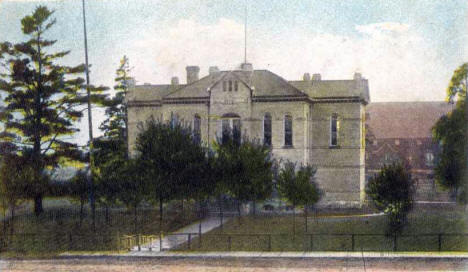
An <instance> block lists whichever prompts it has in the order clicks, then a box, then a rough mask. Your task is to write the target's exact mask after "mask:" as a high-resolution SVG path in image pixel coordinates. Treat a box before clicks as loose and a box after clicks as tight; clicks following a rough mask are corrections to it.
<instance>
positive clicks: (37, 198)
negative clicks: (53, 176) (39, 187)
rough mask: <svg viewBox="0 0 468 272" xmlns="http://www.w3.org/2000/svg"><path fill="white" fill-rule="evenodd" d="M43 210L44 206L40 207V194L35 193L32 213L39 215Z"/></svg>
mask: <svg viewBox="0 0 468 272" xmlns="http://www.w3.org/2000/svg"><path fill="white" fill-rule="evenodd" d="M36 182H38V181H36ZM43 212H44V208H43V207H42V194H37V195H36V196H34V214H35V215H36V216H39V215H40V214H41V213H43Z"/></svg>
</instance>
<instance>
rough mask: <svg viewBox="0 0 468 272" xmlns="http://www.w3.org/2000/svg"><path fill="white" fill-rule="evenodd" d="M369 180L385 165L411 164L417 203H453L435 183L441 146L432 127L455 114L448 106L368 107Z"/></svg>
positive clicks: (404, 104)
mask: <svg viewBox="0 0 468 272" xmlns="http://www.w3.org/2000/svg"><path fill="white" fill-rule="evenodd" d="M366 110H367V114H366V137H367V138H366V179H368V178H369V177H371V176H372V175H374V174H375V173H377V172H378V171H379V170H380V168H381V167H382V165H383V164H385V163H390V162H392V161H395V160H399V161H403V162H404V163H407V164H408V165H409V167H410V169H411V174H412V177H413V180H414V182H415V186H416V194H415V200H417V201H449V200H450V194H449V192H447V191H443V190H442V189H441V188H439V186H438V185H437V184H436V183H435V181H434V163H435V157H436V154H437V152H438V150H439V146H438V144H437V143H435V142H434V141H433V140H432V127H433V126H434V124H435V123H436V122H437V120H438V119H439V118H440V117H441V116H442V115H444V114H446V113H448V112H449V111H451V110H452V105H450V104H448V103H446V102H383V103H371V104H369V105H368V106H367V107H366Z"/></svg>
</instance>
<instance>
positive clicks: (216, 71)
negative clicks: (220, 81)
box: [208, 66, 219, 76]
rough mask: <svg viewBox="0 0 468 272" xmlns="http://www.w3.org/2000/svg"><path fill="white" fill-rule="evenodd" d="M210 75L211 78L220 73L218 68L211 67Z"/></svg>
mask: <svg viewBox="0 0 468 272" xmlns="http://www.w3.org/2000/svg"><path fill="white" fill-rule="evenodd" d="M208 73H209V74H210V76H211V75H214V74H217V73H219V69H218V66H210V69H209V70H208Z"/></svg>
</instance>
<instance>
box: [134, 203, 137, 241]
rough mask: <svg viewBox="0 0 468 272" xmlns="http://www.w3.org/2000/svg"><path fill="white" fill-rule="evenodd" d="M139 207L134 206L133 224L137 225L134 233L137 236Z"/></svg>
mask: <svg viewBox="0 0 468 272" xmlns="http://www.w3.org/2000/svg"><path fill="white" fill-rule="evenodd" d="M137 221H138V219H137V205H134V206H133V223H134V224H135V227H134V233H135V235H136V234H137Z"/></svg>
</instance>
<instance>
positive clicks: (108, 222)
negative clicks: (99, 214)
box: [105, 203, 110, 225]
mask: <svg viewBox="0 0 468 272" xmlns="http://www.w3.org/2000/svg"><path fill="white" fill-rule="evenodd" d="M105 207H106V224H107V225H110V217H109V205H108V204H107V203H106V204H105Z"/></svg>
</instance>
